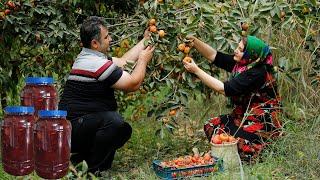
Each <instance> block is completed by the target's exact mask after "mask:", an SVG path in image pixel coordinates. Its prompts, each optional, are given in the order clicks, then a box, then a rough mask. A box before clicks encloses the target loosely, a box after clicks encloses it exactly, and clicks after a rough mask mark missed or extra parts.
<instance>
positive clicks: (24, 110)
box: [5, 106, 34, 113]
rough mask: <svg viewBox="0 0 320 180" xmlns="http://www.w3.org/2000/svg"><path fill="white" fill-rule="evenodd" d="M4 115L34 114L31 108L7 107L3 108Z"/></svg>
mask: <svg viewBox="0 0 320 180" xmlns="http://www.w3.org/2000/svg"><path fill="white" fill-rule="evenodd" d="M5 112H6V113H34V107H32V106H8V107H6V108H5Z"/></svg>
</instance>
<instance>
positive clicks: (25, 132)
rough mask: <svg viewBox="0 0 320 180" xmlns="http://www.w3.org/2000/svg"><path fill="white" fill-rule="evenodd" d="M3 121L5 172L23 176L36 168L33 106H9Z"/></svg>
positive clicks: (2, 136)
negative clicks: (34, 159)
mask: <svg viewBox="0 0 320 180" xmlns="http://www.w3.org/2000/svg"><path fill="white" fill-rule="evenodd" d="M5 113H6V114H5V116H4V120H3V121H2V122H1V155H2V165H3V169H4V171H5V172H7V173H8V174H11V175H14V176H23V175H27V174H30V173H32V171H33V170H34V161H33V125H34V123H35V120H36V117H35V116H34V115H33V113H34V108H33V107H25V106H8V107H6V108H5Z"/></svg>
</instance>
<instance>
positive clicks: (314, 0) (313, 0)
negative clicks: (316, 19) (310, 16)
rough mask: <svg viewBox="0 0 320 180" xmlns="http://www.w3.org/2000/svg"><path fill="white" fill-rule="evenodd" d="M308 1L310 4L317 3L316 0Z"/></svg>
mask: <svg viewBox="0 0 320 180" xmlns="http://www.w3.org/2000/svg"><path fill="white" fill-rule="evenodd" d="M309 2H310V3H311V4H312V5H314V6H316V5H317V1H316V0H309Z"/></svg>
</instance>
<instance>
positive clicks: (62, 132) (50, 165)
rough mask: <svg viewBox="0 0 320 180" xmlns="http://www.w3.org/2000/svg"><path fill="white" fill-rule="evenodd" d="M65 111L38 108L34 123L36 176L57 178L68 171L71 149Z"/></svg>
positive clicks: (69, 130) (69, 129)
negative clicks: (36, 118) (36, 119)
mask: <svg viewBox="0 0 320 180" xmlns="http://www.w3.org/2000/svg"><path fill="white" fill-rule="evenodd" d="M66 116H67V112H66V111H61V110H39V118H38V121H37V122H36V123H35V125H34V161H35V171H36V173H37V174H38V176H40V177H42V178H45V179H58V178H62V177H64V176H65V175H66V174H67V173H68V169H69V160H70V149H71V123H70V122H69V121H68V120H67V119H66Z"/></svg>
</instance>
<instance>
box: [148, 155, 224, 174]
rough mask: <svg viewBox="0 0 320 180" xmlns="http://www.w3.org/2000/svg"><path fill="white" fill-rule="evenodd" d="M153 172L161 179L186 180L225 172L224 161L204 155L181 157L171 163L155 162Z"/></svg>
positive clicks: (170, 161)
mask: <svg viewBox="0 0 320 180" xmlns="http://www.w3.org/2000/svg"><path fill="white" fill-rule="evenodd" d="M152 166H153V170H154V171H155V173H156V175H157V176H158V177H160V178H161V179H184V178H190V177H201V176H208V175H211V174H212V175H214V174H216V173H218V172H221V171H223V170H224V169H223V160H222V159H219V158H217V157H214V156H211V155H210V154H209V153H204V154H203V155H202V156H201V155H200V154H197V153H195V154H194V155H193V156H185V157H179V158H176V159H173V160H169V161H162V160H154V161H153V163H152Z"/></svg>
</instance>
